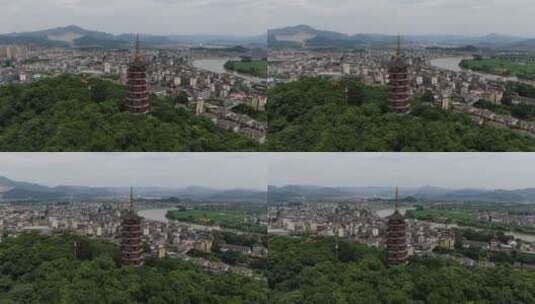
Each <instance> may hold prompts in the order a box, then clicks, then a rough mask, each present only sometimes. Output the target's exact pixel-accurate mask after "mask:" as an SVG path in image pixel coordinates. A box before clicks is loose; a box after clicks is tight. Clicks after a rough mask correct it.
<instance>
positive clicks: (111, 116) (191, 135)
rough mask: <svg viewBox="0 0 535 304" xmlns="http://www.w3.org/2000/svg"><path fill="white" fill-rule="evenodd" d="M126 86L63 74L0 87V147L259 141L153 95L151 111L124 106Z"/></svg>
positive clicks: (219, 145)
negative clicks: (133, 112) (138, 113)
mask: <svg viewBox="0 0 535 304" xmlns="http://www.w3.org/2000/svg"><path fill="white" fill-rule="evenodd" d="M123 96H124V92H123V87H121V86H119V85H115V84H113V83H111V82H109V81H106V80H99V79H90V80H89V81H83V80H82V79H80V78H79V77H75V76H69V75H65V76H61V77H56V78H50V79H46V80H42V81H38V82H36V83H33V84H29V85H14V86H6V87H1V88H0V117H1V118H2V119H1V120H0V149H1V150H2V151H24V152H34V151H36V152H38V151H46V152H56V151H87V152H102V151H106V152H113V151H135V152H144V151H150V152H157V151H165V152H170V151H172V152H173V151H177V152H181V151H250V150H255V149H257V148H258V147H257V145H256V144H255V143H253V142H252V141H250V140H249V139H248V138H246V137H244V136H240V135H237V134H234V133H231V132H227V131H223V130H221V129H219V128H217V127H216V126H215V125H214V124H213V123H212V122H210V121H209V120H207V119H205V118H202V117H196V116H194V115H193V114H192V113H191V112H189V111H187V110H186V109H183V108H175V105H174V102H173V101H172V99H170V98H161V97H155V96H152V97H151V113H150V115H147V116H134V115H131V114H129V113H127V112H125V111H123V109H122V108H121V107H122V101H123V98H124V97H123Z"/></svg>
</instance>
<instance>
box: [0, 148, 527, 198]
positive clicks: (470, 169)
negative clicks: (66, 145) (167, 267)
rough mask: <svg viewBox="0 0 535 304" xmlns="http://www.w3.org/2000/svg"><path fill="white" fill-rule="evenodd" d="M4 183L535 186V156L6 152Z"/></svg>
mask: <svg viewBox="0 0 535 304" xmlns="http://www.w3.org/2000/svg"><path fill="white" fill-rule="evenodd" d="M0 163H1V164H2V166H1V167H0V176H5V177H8V178H11V179H14V180H19V181H28V182H36V183H40V184H45V185H49V186H56V185H83V186H100V187H105V186H122V187H127V186H130V185H133V186H138V187H139V186H161V187H187V186H206V187H213V188H218V189H233V188H247V189H258V190H265V189H266V187H267V184H268V183H269V184H272V185H278V186H280V185H287V184H301V185H319V186H349V187H352V186H395V185H399V186H400V187H417V186H425V185H431V186H437V187H447V188H487V189H519V188H534V187H535V154H534V153H531V154H530V153H0Z"/></svg>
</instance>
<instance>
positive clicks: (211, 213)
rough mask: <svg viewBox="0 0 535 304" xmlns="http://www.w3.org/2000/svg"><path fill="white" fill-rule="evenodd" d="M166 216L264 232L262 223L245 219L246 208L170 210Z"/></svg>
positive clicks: (173, 218)
mask: <svg viewBox="0 0 535 304" xmlns="http://www.w3.org/2000/svg"><path fill="white" fill-rule="evenodd" d="M166 216H167V218H168V219H171V220H176V221H180V222H187V223H194V224H199V225H208V226H215V225H218V226H221V227H223V228H227V229H234V230H240V231H245V232H253V233H266V231H267V228H266V227H265V226H263V225H259V224H256V223H253V222H251V221H247V218H249V217H250V216H249V214H248V212H247V211H246V210H242V209H235V210H216V209H210V208H194V209H181V210H172V211H168V212H167V215H166Z"/></svg>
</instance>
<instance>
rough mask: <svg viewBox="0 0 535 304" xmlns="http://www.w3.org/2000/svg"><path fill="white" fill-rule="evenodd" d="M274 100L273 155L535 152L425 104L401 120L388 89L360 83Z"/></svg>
mask: <svg viewBox="0 0 535 304" xmlns="http://www.w3.org/2000/svg"><path fill="white" fill-rule="evenodd" d="M346 88H347V89H348V91H347V95H346V92H345V89H346ZM269 97H270V101H269V104H268V120H269V132H268V144H267V148H268V149H269V150H272V151H372V152H375V151H380V152H399V151H401V152H411V151H418V152H442V151H443V152H464V151H489V152H500V151H535V139H533V138H529V137H527V136H524V135H520V134H518V133H515V132H514V131H511V130H507V129H500V128H496V127H492V126H488V125H483V126H480V125H478V124H477V123H475V122H474V121H473V120H471V119H470V118H469V117H468V116H467V115H464V114H459V113H453V112H451V111H443V110H441V109H439V108H437V107H433V106H429V105H426V104H425V103H426V102H425V101H424V98H415V100H414V101H413V103H414V105H413V107H412V111H411V114H409V115H404V116H402V115H397V114H395V113H392V112H391V111H390V110H389V107H388V102H387V97H386V92H385V90H384V88H378V87H368V86H365V85H363V84H361V83H359V82H358V81H356V80H347V79H346V80H344V81H342V82H333V81H330V80H327V79H322V78H304V79H301V80H299V81H295V82H291V83H288V84H283V85H279V86H277V87H275V88H273V89H272V90H271V91H270V93H269Z"/></svg>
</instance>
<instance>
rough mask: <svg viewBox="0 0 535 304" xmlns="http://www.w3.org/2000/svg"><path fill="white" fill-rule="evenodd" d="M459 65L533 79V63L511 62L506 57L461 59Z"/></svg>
mask: <svg viewBox="0 0 535 304" xmlns="http://www.w3.org/2000/svg"><path fill="white" fill-rule="evenodd" d="M460 65H461V67H463V68H465V69H469V70H473V71H477V72H483V73H488V74H493V75H500V76H505V77H510V76H516V77H518V78H519V79H524V80H535V64H530V63H522V62H513V61H509V60H506V59H471V60H463V61H462V62H461V64H460Z"/></svg>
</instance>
